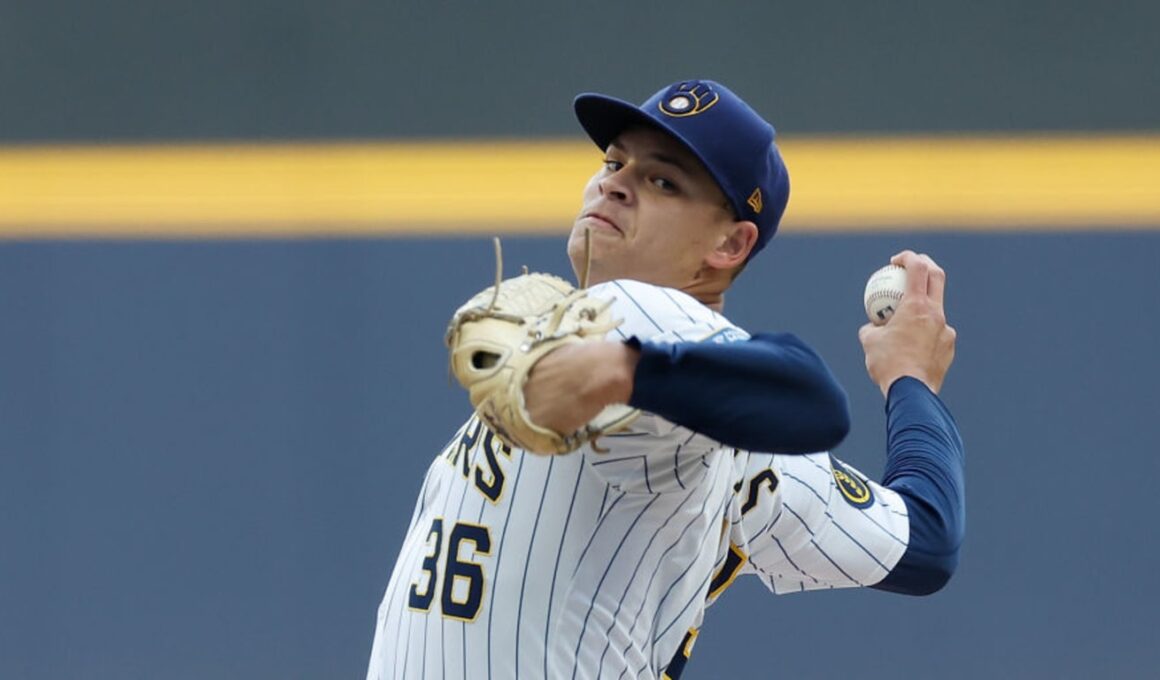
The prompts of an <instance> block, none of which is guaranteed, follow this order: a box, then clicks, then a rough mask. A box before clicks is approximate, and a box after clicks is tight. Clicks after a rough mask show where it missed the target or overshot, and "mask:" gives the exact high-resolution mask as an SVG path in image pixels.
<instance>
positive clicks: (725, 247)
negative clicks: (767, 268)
mask: <svg viewBox="0 0 1160 680" xmlns="http://www.w3.org/2000/svg"><path fill="white" fill-rule="evenodd" d="M756 244H757V225H756V224H754V223H753V222H750V221H749V220H741V221H739V222H730V223H729V228H728V229H726V230H725V232H724V233H723V234H722V235H721V238H720V240H719V241H718V243H717V247H716V248H714V249H713V250H712V251H710V252H709V254H708V256H706V257H705V264H707V265H709V266H710V267H713V268H714V269H733V268H734V267H737V266H739V265H741V264H744V263H745V260H746V259H748V257H749V253H750V252H751V251H752V250H753V246H754V245H756Z"/></svg>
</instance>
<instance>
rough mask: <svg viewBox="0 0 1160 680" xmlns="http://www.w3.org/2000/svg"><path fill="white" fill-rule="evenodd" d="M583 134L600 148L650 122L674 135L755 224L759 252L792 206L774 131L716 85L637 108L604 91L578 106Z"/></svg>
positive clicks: (671, 90) (690, 88)
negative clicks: (586, 134) (786, 210)
mask: <svg viewBox="0 0 1160 680" xmlns="http://www.w3.org/2000/svg"><path fill="white" fill-rule="evenodd" d="M572 106H573V108H574V109H575V111H576V117H577V118H578V119H580V125H581V126H583V127H584V130H585V132H587V133H588V136H589V137H591V138H592V141H594V142H596V145H597V146H599V147H600V148H601V149H607V148H608V145H609V144H610V143H611V142H612V141H613V140H614V139H616V136H617V135H619V134H620V133H621V132H623V131H624V130H625V129H627V128H629V127H631V126H634V125H647V126H650V127H654V128H659V129H661V130H663V131H664V132H667V133H669V134H670V135H672V136H673V137H675V138H677V140H678V141H680V142H681V143H682V144H684V145H685V146H686V147H687V148H688V149H689V151H691V152H692V153H693V155H694V156H696V157H697V158H699V159H700V160H701V163H703V164H704V165H705V168H707V169H708V170H709V174H711V175H712V176H713V179H715V180H717V185H718V186H720V187H721V190H722V191H723V192H724V193H725V196H726V197H727V198H728V199H729V204H730V205H732V206H733V212H734V214H735V215H736V216H737V218H738V219H741V220H749V221H751V222H753V223H754V224H756V225H757V243H756V244H754V246H753V251H752V252H751V253H750V257H752V256H753V255H754V254H755V253H757V252H758V251H759V250H761V249H762V248H764V247H765V244H767V243H769V239H771V238H773V235H774V233H776V232H777V225H778V223H779V222H781V216H782V214H783V213H784V212H785V205H786V203H787V202H788V201H789V172H788V171H787V170H786V168H785V163H784V162H783V161H782V159H781V153H780V152H778V150H777V144H775V143H774V136H775V134H776V133H775V132H774V129H773V126H772V125H770V124H769V123H768V122H766V121H765V119H764V118H762V117H761V116H760V115H759V114H758V113H757V112H756V111H754V110H753V109H752V108H750V107H749V105H748V104H746V103H745V102H744V101H742V99H741V97H738V96H737V95H735V94H733V92H731V91H730V90H729V89H728V88H726V87H725V86H724V85H721V84H720V83H715V82H713V81H711V80H683V81H681V82H679V83H673V84H672V85H670V86H668V87H666V88H664V89H662V90H661V91H659V92H657V93H656V94H654V95H653V96H651V97H649V98H648V99H647V100H646V101H645V102H644V103H643V104H641V105H640V106H637V105H636V104H632V103H630V102H626V101H623V100H621V99H616V98H615V97H609V96H606V95H602V94H593V93H587V92H586V93H584V94H581V95H579V96H577V97H576V99H575V100H574V101H573V102H572Z"/></svg>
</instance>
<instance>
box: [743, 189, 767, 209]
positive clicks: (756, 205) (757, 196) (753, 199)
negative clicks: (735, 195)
mask: <svg viewBox="0 0 1160 680" xmlns="http://www.w3.org/2000/svg"><path fill="white" fill-rule="evenodd" d="M745 202H746V203H748V204H749V207H750V208H753V212H755V213H760V212H761V208H762V207H763V205H764V204H763V203H762V202H761V187H757V188H756V189H754V190H753V193H752V194H749V198H747V199H745Z"/></svg>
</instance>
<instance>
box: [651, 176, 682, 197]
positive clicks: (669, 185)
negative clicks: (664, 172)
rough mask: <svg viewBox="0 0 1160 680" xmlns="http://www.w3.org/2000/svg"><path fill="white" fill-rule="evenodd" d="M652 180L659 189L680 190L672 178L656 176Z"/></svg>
mask: <svg viewBox="0 0 1160 680" xmlns="http://www.w3.org/2000/svg"><path fill="white" fill-rule="evenodd" d="M651 181H652V183H653V184H654V185H655V186H656V187H657V188H658V189H660V190H661V191H664V192H666V193H675V192H676V191H678V190H679V187H678V186H677V185H676V184H674V183H673V182H672V181H671V180H668V179H665V178H664V177H654V178H652V180H651Z"/></svg>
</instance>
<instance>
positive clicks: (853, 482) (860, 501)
mask: <svg viewBox="0 0 1160 680" xmlns="http://www.w3.org/2000/svg"><path fill="white" fill-rule="evenodd" d="M830 467H831V468H833V472H834V482H835V483H837V485H838V491H840V492H841V493H842V497H843V498H845V499H846V502H847V503H849V504H850V505H853V506H854V507H855V508H868V507H870V506H871V505H873V504H874V492H873V491H871V490H870V485H869V484H867V483H866V480H864V479H862V478H861V477H859V476H857V475H855V474H854V473H853V472H851V471H850V469H849V468H847V467H846V466H845V465H844V464H842V461H840V460H838V459H837V458H834V457H833V456H830Z"/></svg>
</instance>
